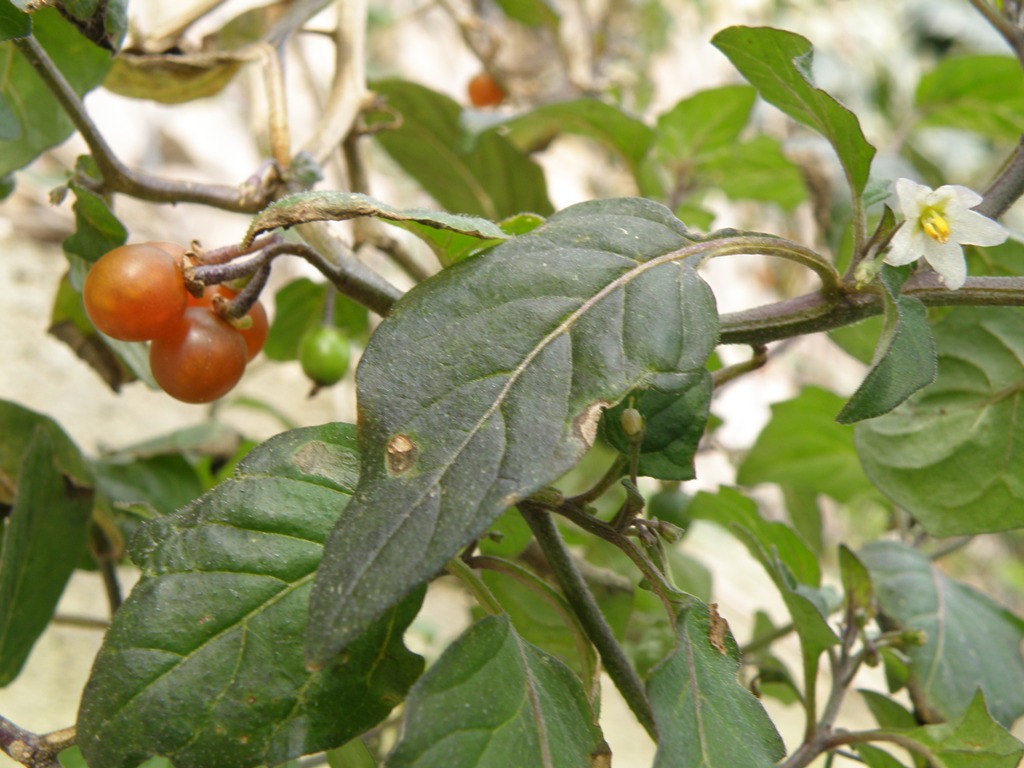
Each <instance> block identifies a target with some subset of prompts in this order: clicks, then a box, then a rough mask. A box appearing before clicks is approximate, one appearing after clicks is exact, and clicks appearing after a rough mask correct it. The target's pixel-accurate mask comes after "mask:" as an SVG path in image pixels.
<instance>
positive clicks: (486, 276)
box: [308, 199, 718, 660]
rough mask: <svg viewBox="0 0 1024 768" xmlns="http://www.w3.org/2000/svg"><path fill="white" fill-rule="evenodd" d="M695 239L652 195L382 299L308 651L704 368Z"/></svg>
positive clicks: (347, 630) (361, 623)
mask: <svg viewBox="0 0 1024 768" xmlns="http://www.w3.org/2000/svg"><path fill="white" fill-rule="evenodd" d="M705 247H707V246H705V245H704V244H702V243H694V242H693V241H692V240H691V239H690V236H689V235H688V233H687V232H686V230H685V228H684V227H683V226H682V224H681V223H680V222H679V221H678V220H677V219H675V218H674V217H673V216H672V215H671V213H670V212H669V211H668V209H666V208H665V207H664V206H661V205H658V204H656V203H652V202H650V201H647V200H639V199H617V200H604V201H593V202H588V203H581V204H579V205H576V206H572V207H570V208H567V209H565V210H564V211H562V212H560V213H558V214H557V215H555V216H553V217H552V218H551V219H550V220H549V221H548V222H547V223H546V224H545V225H544V226H542V227H540V228H539V229H536V230H534V231H533V232H531V233H529V234H527V235H523V236H521V237H518V238H515V239H513V240H510V241H508V242H506V243H503V244H502V245H499V246H498V247H496V248H495V249H493V250H492V251H489V252H488V253H486V254H483V255H481V256H478V257H475V258H471V259H467V260H465V261H462V262H459V263H458V264H456V265H455V266H453V267H450V268H448V269H446V270H444V271H443V272H441V273H440V274H439V275H436V276H435V277H433V278H431V279H430V280H428V281H426V282H424V283H421V284H420V285H419V286H417V287H416V288H414V289H413V290H412V291H410V292H409V293H408V294H406V296H405V297H403V298H402V299H401V300H400V301H399V302H398V303H397V304H396V306H395V308H394V310H393V312H392V313H391V315H389V316H388V318H387V319H386V320H385V321H384V322H383V323H381V325H380V326H379V327H378V329H377V331H376V333H374V335H373V336H372V337H371V339H370V343H369V345H368V346H367V349H366V353H365V354H364V356H363V359H362V362H361V364H360V367H359V371H358V374H357V381H358V383H359V387H360V398H359V409H360V433H359V436H360V446H361V451H362V474H361V476H360V485H359V491H358V493H357V494H356V497H355V500H354V503H353V504H352V505H351V506H350V507H349V509H348V510H347V512H346V513H345V514H344V515H343V516H342V518H341V519H340V520H339V521H338V526H337V527H336V528H335V530H334V532H333V533H332V535H331V538H330V540H329V542H328V545H327V550H326V552H325V558H324V564H323V567H322V568H321V570H320V573H319V575H318V577H317V584H316V586H315V588H314V592H313V599H312V607H311V611H312V613H311V615H312V617H313V621H312V624H313V628H312V633H311V635H310V638H309V646H308V648H309V653H310V654H311V657H312V658H314V659H317V660H324V659H328V658H330V657H331V656H333V654H335V653H337V652H338V651H339V650H340V649H341V648H343V647H344V646H345V645H346V644H347V643H348V642H349V641H350V640H351V639H352V638H353V637H355V636H357V635H358V634H359V633H360V632H361V631H362V629H363V628H364V627H365V626H366V624H367V623H368V622H369V621H371V620H372V619H373V618H374V617H375V616H377V615H379V614H380V612H381V611H383V610H384V609H385V608H387V607H388V606H389V605H391V604H392V603H394V602H395V600H397V599H398V598H399V597H400V596H401V595H403V594H405V593H406V592H407V591H408V590H410V589H412V588H413V587H414V586H415V585H416V584H418V583H420V582H421V581H423V580H425V579H427V578H430V577H431V576H432V575H433V574H434V573H435V572H436V571H437V570H438V569H439V568H440V567H441V566H443V565H444V563H445V562H446V561H447V560H448V558H449V557H451V556H452V555H453V554H455V553H456V552H457V551H458V550H459V549H460V548H461V547H463V546H465V545H466V544H467V543H469V542H470V541H471V540H472V539H473V538H474V537H475V536H477V535H478V534H480V533H481V532H483V530H484V529H485V528H486V527H487V526H488V525H489V524H490V522H491V521H492V520H494V519H495V518H496V517H497V516H498V515H499V514H500V513H501V512H502V510H503V509H505V508H506V507H508V506H510V505H511V504H514V503H515V502H517V501H519V500H521V499H522V498H524V497H525V496H528V495H529V494H530V493H532V492H533V491H535V490H537V489H538V488H540V487H542V486H544V485H546V484H547V483H549V482H551V481H553V480H555V479H557V478H558V477H559V476H560V475H561V474H563V473H564V472H566V471H567V470H568V469H570V468H571V467H572V466H574V465H575V464H576V463H577V461H578V460H579V458H580V457H581V456H582V455H583V453H584V452H585V451H586V450H587V448H588V447H589V445H590V444H591V443H592V441H593V438H594V435H595V432H596V428H597V423H598V419H599V417H600V415H601V411H602V409H603V408H604V407H606V406H608V405H610V404H612V403H615V402H617V401H618V400H621V399H622V398H623V397H624V396H625V395H626V394H627V393H628V392H629V391H630V390H632V389H634V388H636V387H639V386H644V385H647V384H654V385H657V384H658V383H659V382H660V381H661V380H662V379H663V378H664V377H669V378H673V379H674V378H675V377H677V376H678V374H680V373H685V372H687V371H694V370H698V369H700V368H702V367H703V366H704V363H705V361H706V359H707V357H708V355H709V354H710V353H711V350H712V349H713V347H714V345H715V342H716V340H717V338H718V322H717V313H716V311H715V303H714V297H713V295H712V294H711V292H710V289H709V288H708V287H707V285H706V284H705V283H704V282H703V281H702V280H701V279H700V277H699V276H698V275H697V273H696V271H695V266H696V264H697V263H698V262H699V259H700V253H701V252H702V251H703V249H704V248H705Z"/></svg>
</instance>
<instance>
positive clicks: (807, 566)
mask: <svg viewBox="0 0 1024 768" xmlns="http://www.w3.org/2000/svg"><path fill="white" fill-rule="evenodd" d="M687 515H688V516H689V517H690V518H691V519H694V520H709V521H711V522H713V523H717V524H718V525H721V526H724V527H725V528H733V527H740V528H744V529H746V530H747V531H749V533H750V534H751V536H753V537H754V539H755V540H756V541H757V542H758V544H759V547H760V550H759V551H758V552H754V553H753V554H754V556H755V557H758V558H759V559H760V554H761V552H775V553H776V554H777V555H778V557H779V559H780V560H781V561H782V562H784V563H785V564H786V566H787V567H788V568H789V569H790V571H791V572H792V573H793V575H794V576H795V577H796V579H797V581H799V582H800V583H802V584H807V585H809V586H812V587H816V586H818V585H819V584H820V583H821V567H820V565H819V564H818V557H817V555H815V554H814V552H813V551H812V550H811V549H810V547H808V546H807V544H806V542H804V540H803V539H801V538H800V536H799V535H798V534H797V533H796V531H794V530H793V529H792V528H790V527H789V526H788V525H786V524H785V523H779V522H772V521H768V520H765V519H764V518H763V517H762V516H761V515H760V513H759V512H758V510H757V504H755V503H754V501H753V500H752V499H749V498H748V497H746V496H744V495H743V494H742V493H740V492H739V491H737V490H736V489H735V488H727V487H722V488H721V489H719V492H718V493H717V494H715V495H712V494H710V493H707V492H706V491H701V492H700V493H698V494H697V495H696V496H694V498H693V500H692V501H691V502H690V506H689V507H688V509H687ZM762 564H763V565H764V566H765V567H766V568H769V569H770V567H771V561H770V560H762Z"/></svg>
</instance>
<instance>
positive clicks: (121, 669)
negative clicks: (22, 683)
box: [78, 424, 423, 768]
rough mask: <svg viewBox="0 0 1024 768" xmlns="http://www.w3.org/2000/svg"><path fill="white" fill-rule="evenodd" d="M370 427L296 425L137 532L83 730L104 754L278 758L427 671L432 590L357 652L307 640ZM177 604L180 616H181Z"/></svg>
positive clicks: (131, 763)
mask: <svg viewBox="0 0 1024 768" xmlns="http://www.w3.org/2000/svg"><path fill="white" fill-rule="evenodd" d="M356 465H357V457H356V453H355V428H354V427H352V426H349V425H346V424H330V425H325V426H322V427H311V428H307V429H300V430H294V431H292V432H285V433H283V434H281V435H278V436H277V437H275V438H273V439H271V440H269V441H267V442H266V443H264V444H263V445H262V446H260V447H259V448H257V449H255V450H254V451H253V452H252V453H250V454H249V456H247V457H246V458H245V459H244V460H243V461H242V462H241V463H240V464H239V466H238V470H237V472H236V474H235V476H234V477H233V478H232V479H230V480H228V481H226V482H224V483H222V484H221V485H219V486H217V487H216V488H215V489H214V490H213V491H211V492H210V493H208V494H207V495H205V496H203V497H202V498H200V499H199V500H197V501H196V502H195V503H194V504H192V505H190V506H188V507H185V508H184V509H182V510H180V511H179V512H177V513H176V514H174V515H170V516H167V517H161V518H156V519H154V520H152V521H150V522H147V523H146V524H145V525H144V526H143V527H142V528H141V530H140V532H139V533H138V534H137V535H136V538H135V540H134V541H133V544H132V553H133V559H134V560H135V562H136V563H137V564H138V565H139V567H140V568H141V570H142V580H141V581H140V582H139V584H138V585H137V586H136V587H135V589H134V590H133V591H132V593H131V594H130V595H129V597H128V599H127V600H126V601H125V603H124V604H123V605H122V606H121V609H120V610H119V611H118V612H117V614H116V615H115V617H114V623H113V625H112V626H111V628H110V630H109V631H108V633H107V636H106V639H105V640H104V644H103V647H102V648H101V649H100V653H99V656H98V658H97V660H96V664H95V666H94V668H93V673H92V676H91V678H90V680H89V683H88V684H87V686H86V690H85V694H84V698H83V702H82V709H81V712H80V714H79V721H78V729H79V733H80V734H83V737H82V738H81V739H80V741H79V746H80V747H81V749H82V751H83V753H84V754H85V756H86V759H87V760H88V761H89V764H90V765H97V766H98V765H102V766H104V768H134V767H135V766H136V765H138V764H139V763H140V762H142V760H144V759H145V758H147V757H149V756H150V755H163V756H165V757H168V758H170V759H171V760H172V761H173V763H174V765H175V768H207V767H208V766H211V765H216V766H218V768H245V767H248V766H257V765H264V764H270V765H273V764H277V763H280V762H283V761H285V760H288V759H290V758H292V757H297V756H299V755H304V754H308V753H311V752H316V751H319V750H323V749H328V748H332V747H335V746H339V745H341V744H343V743H345V742H346V741H348V740H349V739H351V738H353V737H355V736H357V735H359V734H360V733H362V732H363V731H365V730H366V729H368V728H370V727H372V726H374V725H375V724H377V723H378V722H380V721H381V720H382V719H383V718H384V717H386V716H387V714H388V712H389V711H390V710H391V708H392V707H393V706H394V705H395V704H397V703H398V702H399V701H401V700H402V698H403V697H404V695H405V692H406V691H407V689H408V687H409V686H410V685H411V683H412V682H413V681H414V680H415V679H416V677H418V676H419V674H420V672H421V671H422V667H423V662H422V659H421V658H420V657H419V656H416V655H415V654H413V653H411V652H410V651H408V650H407V649H406V648H405V646H404V645H403V644H402V633H403V631H404V630H405V628H406V627H407V626H408V624H409V622H410V621H411V620H412V618H413V616H414V615H415V613H416V611H417V608H418V600H419V597H420V596H419V595H417V596H415V597H412V598H411V599H409V600H407V601H405V602H403V603H402V604H400V605H398V606H397V607H396V608H395V609H394V610H392V611H390V612H388V613H387V614H386V615H385V616H383V617H382V618H381V620H380V621H378V622H377V623H376V624H374V625H373V626H371V627H369V629H368V631H367V632H366V633H365V634H364V635H363V636H362V637H360V638H359V639H358V640H356V641H355V642H354V643H353V644H352V645H350V646H349V649H348V653H347V654H346V655H345V657H344V658H338V659H335V660H334V661H333V662H332V663H331V664H329V665H327V666H324V667H322V668H319V669H316V670H314V671H310V670H309V669H308V668H307V667H306V664H305V660H304V658H303V654H302V642H303V641H302V639H303V636H304V634H305V632H306V614H307V605H308V596H309V588H310V585H311V583H312V579H313V574H314V572H315V571H316V568H317V565H318V563H319V561H320V556H321V550H322V542H323V540H324V538H325V537H326V535H327V532H328V531H329V530H330V527H331V525H332V524H333V522H334V520H335V518H336V517H337V515H338V512H339V511H340V510H342V509H344V507H345V504H346V503H347V502H348V500H349V498H350V496H351V493H352V489H353V488H354V487H355V484H356V479H357V476H356ZM172 616H173V617H174V620H173V621H169V620H168V618H167V617H172Z"/></svg>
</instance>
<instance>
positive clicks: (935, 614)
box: [859, 541, 1024, 727]
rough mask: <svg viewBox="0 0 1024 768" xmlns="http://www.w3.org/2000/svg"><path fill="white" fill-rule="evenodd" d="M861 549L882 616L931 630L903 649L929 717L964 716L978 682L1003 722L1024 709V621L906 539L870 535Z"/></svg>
mask: <svg viewBox="0 0 1024 768" xmlns="http://www.w3.org/2000/svg"><path fill="white" fill-rule="evenodd" d="M859 555H860V559H861V561H862V562H863V563H864V564H865V565H866V566H867V567H868V570H869V571H870V572H871V576H872V578H873V579H874V582H875V589H876V591H877V595H878V606H879V611H880V620H882V621H883V623H885V625H886V626H890V625H891V628H893V629H909V630H920V631H922V632H924V633H925V642H924V644H922V645H918V646H914V647H910V648H907V649H906V650H905V653H906V654H907V656H908V657H909V658H910V680H909V681H908V683H907V687H908V688H909V689H910V692H911V695H912V697H913V699H914V703H915V705H916V706H917V709H918V711H919V712H920V713H921V714H922V715H923V716H924V717H925V718H926V719H928V720H929V721H936V720H948V719H952V718H954V717H958V716H959V715H960V714H961V713H963V711H964V710H965V709H966V708H967V705H968V704H970V702H971V699H972V698H973V697H974V692H975V691H976V690H977V689H978V688H981V689H982V690H983V691H984V692H985V699H986V700H987V701H988V705H989V708H990V709H991V712H992V716H993V717H994V718H995V719H996V720H998V721H999V722H1000V723H1002V724H1003V725H1005V726H1007V727H1009V726H1010V725H1011V724H1012V723H1013V722H1014V720H1016V719H1017V718H1018V717H1020V716H1021V715H1022V714H1024V659H1022V658H1021V650H1020V645H1021V641H1022V640H1024V621H1022V620H1021V619H1019V618H1017V617H1016V616H1014V615H1013V613H1012V612H1011V611H1009V610H1007V609H1006V608H1003V607H1002V606H1000V605H998V604H997V603H995V602H994V601H993V600H992V599H991V598H989V597H987V596H986V595H984V594H982V593H980V592H978V591H976V590H975V589H972V588H971V587H969V586H967V585H966V584H963V583H961V582H958V581H954V580H953V579H951V578H949V577H948V576H946V575H945V574H943V573H942V571H941V570H939V569H938V568H937V567H935V565H934V564H933V563H932V562H931V561H930V560H929V559H928V558H927V557H925V556H924V555H922V554H920V553H919V552H917V551H916V550H914V549H912V548H910V547H907V546H905V545H903V544H899V543H897V542H891V541H878V542H872V543H870V544H868V545H866V546H865V547H864V548H863V549H862V550H861V551H860V553H859Z"/></svg>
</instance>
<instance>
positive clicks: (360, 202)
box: [243, 190, 506, 245]
mask: <svg viewBox="0 0 1024 768" xmlns="http://www.w3.org/2000/svg"><path fill="white" fill-rule="evenodd" d="M360 216H373V217H376V218H379V219H384V220H385V221H396V222H406V221H415V222H418V223H420V224H424V225H426V226H428V227H434V228H435V229H445V230H450V231H452V232H458V233H461V234H464V235H470V236H471V237H476V238H479V239H481V240H494V239H505V237H506V235H505V233H504V232H503V231H502V229H501V227H499V226H498V225H497V224H495V223H493V222H491V221H488V220H487V219H481V218H479V217H478V216H465V215H462V214H456V213H442V212H439V211H429V210H427V209H425V208H410V209H406V210H399V209H397V208H393V207H392V206H390V205H387V204H385V203H382V202H380V201H379V200H374V199H373V198H372V197H370V196H368V195H363V194H360V193H358V192H336V191H329V190H328V191H320V192H298V193H296V194H294V195H288V197H283V198H281V199H280V200H278V201H276V202H274V203H271V204H270V205H268V206H267V207H266V208H264V209H263V210H262V211H260V213H259V214H257V216H256V218H255V219H253V221H252V223H251V224H250V225H249V231H248V232H246V234H245V238H244V240H243V244H244V245H248V244H249V243H251V242H252V241H253V240H254V239H255V238H256V236H257V235H259V234H260V233H261V232H266V231H268V230H271V229H276V228H277V227H292V226H295V225H296V224H302V223H305V222H309V221H346V220H348V219H354V218H357V217H360Z"/></svg>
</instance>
